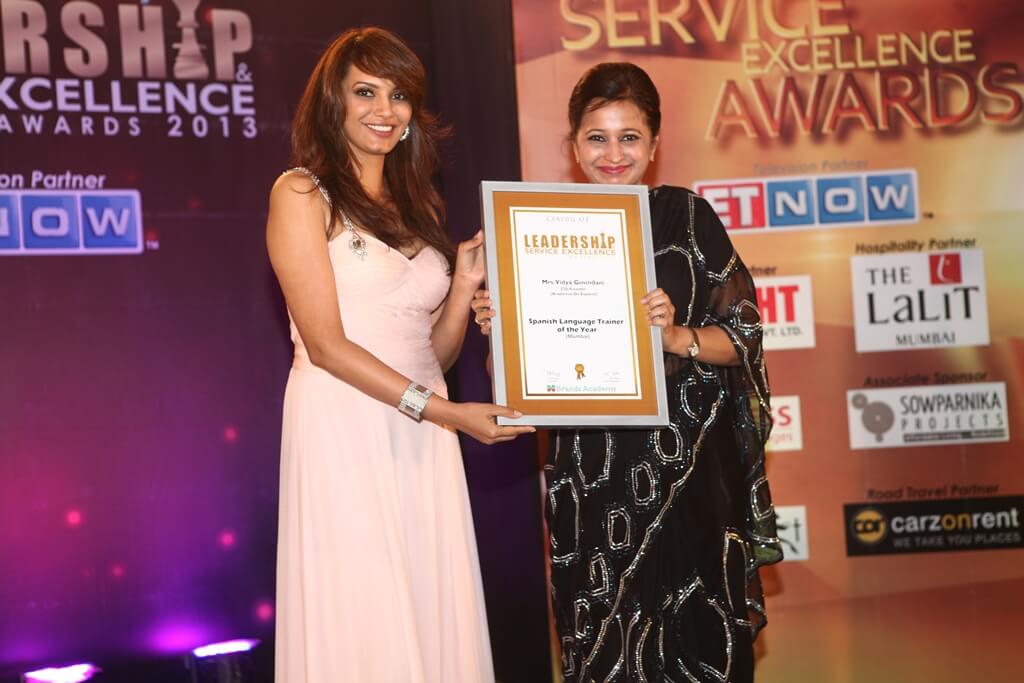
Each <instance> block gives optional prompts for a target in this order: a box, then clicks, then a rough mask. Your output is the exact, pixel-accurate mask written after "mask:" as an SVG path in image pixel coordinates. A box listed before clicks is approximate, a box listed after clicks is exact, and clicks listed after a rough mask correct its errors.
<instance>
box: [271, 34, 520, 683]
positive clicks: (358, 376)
mask: <svg viewBox="0 0 1024 683" xmlns="http://www.w3.org/2000/svg"><path fill="white" fill-rule="evenodd" d="M424 91H425V78H424V73H423V67H422V65H421V64H420V62H419V60H418V59H417V58H416V56H415V55H414V54H413V53H412V52H411V51H410V50H409V49H408V47H406V46H405V44H403V43H402V42H401V41H400V40H399V39H398V38H396V37H395V36H393V35H392V34H390V33H388V32H386V31H383V30H380V29H373V28H370V29H359V30H353V31H349V32H347V33H345V34H344V35H342V36H341V37H339V38H338V39H337V40H336V41H335V42H334V43H333V44H332V45H331V46H330V47H329V48H328V49H327V51H326V52H325V53H324V55H323V56H322V57H321V59H320V62H319V63H318V64H317V66H316V69H315V70H314V72H313V74H312V76H311V77H310V80H309V83H308V85H307V87H306V91H305V94H304V95H303V97H302V100H301V102H300V103H299V108H298V112H297V114H296V118H295V124H294V129H293V135H292V142H293V144H292V146H293V158H294V162H295V164H296V168H294V169H292V170H291V171H289V172H287V173H285V174H283V175H282V176H281V177H280V178H279V179H278V181H277V182H276V183H275V185H274V188H273V190H272V191H271V195H270V214H269V218H268V223H267V245H268V250H269V253H270V259H271V263H272V265H273V268H274V272H275V274H276V275H277V278H278V281H279V282H280V284H281V288H282V290H283V292H284V295H285V300H286V302H287V304H288V311H289V316H290V319H291V321H292V324H291V334H292V339H293V341H294V343H295V358H294V362H293V364H292V369H291V373H290V375H289V379H288V386H287V389H286V392H285V402H284V422H283V428H282V444H281V500H280V522H279V537H278V566H277V638H276V640H277V650H276V681H277V683H341V682H344V681H358V682H367V683H369V682H374V683H376V682H391V681H394V682H396V683H398V682H402V683H414V682H428V681H437V682H441V681H446V682H447V681H473V682H476V681H493V679H494V674H493V671H492V665H491V655H490V643H489V640H488V634H487V623H486V616H485V612H484V603H483V593H482V589H481V583H480V572H479V568H478V564H477V552H476V543H475V540H474V535H473V524H472V518H471V515H470V508H469V499H468V496H467V491H466V483H465V477H464V473H463V467H462V459H461V454H460V452H459V445H458V440H457V438H456V434H455V431H454V430H455V429H458V430H461V431H463V432H466V433H467V434H469V435H471V436H473V437H474V438H477V439H479V440H481V441H483V442H485V443H494V442H497V441H504V440H509V439H512V438H515V437H516V436H517V435H518V434H520V433H523V432H526V431H532V428H529V427H499V426H497V425H496V424H495V420H494V417H495V416H497V415H515V413H514V412H513V411H510V410H507V409H505V408H502V407H500V406H495V405H491V404H471V403H454V402H451V401H448V400H447V391H446V387H445V382H444V376H443V373H444V371H445V370H446V369H447V368H449V367H450V366H451V365H452V364H453V363H454V361H455V359H456V357H457V356H458V353H459V350H460V348H461V346H462V340H463V335H464V333H465V328H466V323H467V317H468V313H469V305H470V301H471V299H472V296H473V292H474V291H475V290H476V288H477V287H478V286H479V284H480V282H481V280H482V279H483V272H484V266H483V254H482V249H481V247H482V237H481V236H480V235H479V234H478V235H477V236H475V237H474V238H473V239H471V240H468V241H467V242H463V243H462V244H460V245H458V247H457V248H455V247H453V246H452V245H451V244H450V243H449V241H448V239H447V235H446V232H445V230H444V227H443V224H442V218H443V206H442V204H441V201H440V198H439V196H438V194H437V192H436V190H435V189H434V188H433V187H432V185H431V183H430V178H431V175H432V173H433V171H434V169H435V167H436V162H437V152H436V139H437V136H438V132H437V127H436V124H435V121H434V119H433V118H432V117H431V116H430V114H429V113H428V112H427V111H426V110H425V109H424V108H423V106H422V103H423V101H424Z"/></svg>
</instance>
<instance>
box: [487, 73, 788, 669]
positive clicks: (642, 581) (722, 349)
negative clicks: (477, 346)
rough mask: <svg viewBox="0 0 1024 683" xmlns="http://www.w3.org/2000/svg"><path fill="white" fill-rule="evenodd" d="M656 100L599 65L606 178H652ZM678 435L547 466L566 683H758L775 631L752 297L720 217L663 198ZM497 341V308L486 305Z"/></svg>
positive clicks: (657, 231) (607, 441)
mask: <svg viewBox="0 0 1024 683" xmlns="http://www.w3.org/2000/svg"><path fill="white" fill-rule="evenodd" d="M659 106H660V105H659V97H658V92H657V90H656V89H655V87H654V84H653V83H652V82H651V80H650V78H649V77H648V75H647V74H646V73H645V72H644V71H643V70H642V69H640V68H639V67H637V66H636V65H634V64H628V63H609V64H600V65H598V66H596V67H594V68H592V69H591V70H589V71H588V72H587V73H586V74H584V75H583V77H582V78H581V79H580V81H579V83H577V84H576V87H575V89H574V90H573V93H572V97H571V99H570V101H569V124H570V129H571V142H572V147H573V151H574V154H575V156H576V160H577V162H578V163H579V164H580V168H581V170H582V171H583V173H584V175H586V177H587V179H588V180H590V181H591V182H597V183H624V184H636V183H641V182H642V180H643V176H644V173H645V171H646V170H647V168H648V166H649V164H650V162H651V161H653V159H654V155H655V152H656V150H657V144H658V132H659V127H660V120H661V114H660V109H659ZM650 202H651V219H652V226H653V232H654V235H653V237H654V245H655V267H656V277H657V283H658V289H656V290H654V291H653V292H651V293H650V294H648V295H647V296H646V297H645V299H644V303H645V304H646V305H647V307H648V319H649V321H650V323H651V324H652V325H655V326H657V327H660V328H661V330H662V341H663V346H664V349H665V373H666V384H667V387H668V400H669V414H670V419H671V424H670V425H669V427H668V428H666V429H659V430H653V431H645V430H627V429H621V430H602V429H577V430H567V429H566V430H559V431H558V432H556V433H555V434H554V438H553V439H552V440H551V441H552V448H551V451H550V454H549V457H548V462H547V465H546V466H545V475H546V480H547V488H548V498H547V520H548V528H549V532H550V543H551V565H552V566H551V596H552V603H553V607H554V613H555V617H556V622H557V627H558V634H559V637H560V639H561V646H562V668H563V674H564V677H565V680H566V681H591V680H595V681H605V680H609V681H652V682H653V681H678V682H690V683H692V682H695V681H699V682H702V683H703V682H705V681H707V682H709V683H710V682H714V683H723V682H729V683H743V682H746V681H752V680H753V676H754V657H753V641H754V638H755V636H756V635H757V633H758V631H759V630H760V629H761V628H762V627H763V626H764V625H765V611H764V598H763V593H762V591H761V585H760V579H759V576H758V568H759V567H760V566H762V565H765V564H770V563H774V562H777V561H779V560H780V559H781V558H782V552H781V548H780V545H779V541H778V538H777V537H776V532H775V513H774V510H773V508H772V504H771V495H770V493H769V490H768V483H767V481H766V479H765V474H764V444H765V441H766V440H767V438H768V432H769V429H770V427H771V418H770V415H769V407H768V398H769V395H768V378H767V374H766V372H765V367H764V358H763V351H762V347H761V321H760V316H759V314H758V310H757V305H756V300H757V299H756V295H755V290H754V284H753V281H752V280H751V277H750V274H749V273H748V271H747V269H746V267H745V266H744V265H743V262H742V261H741V260H740V258H739V255H738V254H737V253H736V251H735V250H734V249H733V247H732V244H731V243H730V241H729V237H728V236H727V235H726V232H725V229H724V228H723V227H722V224H721V222H720V221H719V219H718V217H717V216H716V215H715V213H714V211H713V210H712V209H711V207H710V206H709V205H708V203H707V202H706V201H704V200H703V199H702V198H700V197H699V196H697V195H695V194H694V193H692V192H690V191H689V190H686V189H683V188H679V187H668V186H663V187H658V188H655V189H654V190H652V191H651V193H650ZM474 310H475V311H476V321H477V322H478V323H479V324H480V325H481V329H482V330H483V331H484V332H485V333H488V332H489V331H490V318H491V317H493V315H494V314H495V312H494V311H493V310H491V300H490V298H489V296H488V293H487V292H486V291H481V292H478V293H477V298H476V299H475V301H474Z"/></svg>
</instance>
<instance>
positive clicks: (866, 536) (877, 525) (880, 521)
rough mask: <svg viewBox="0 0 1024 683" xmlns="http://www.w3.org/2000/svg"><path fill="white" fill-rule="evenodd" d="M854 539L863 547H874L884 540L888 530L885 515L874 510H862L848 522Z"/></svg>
mask: <svg viewBox="0 0 1024 683" xmlns="http://www.w3.org/2000/svg"><path fill="white" fill-rule="evenodd" d="M850 530H851V531H852V532H853V535H854V537H855V538H856V539H857V540H858V541H860V542H861V543H863V544H864V545H875V544H876V543H880V542H881V541H882V539H884V538H885V534H886V533H887V532H888V530H889V528H888V525H887V523H886V519H885V515H883V514H882V513H881V512H879V511H878V510H876V509H875V508H864V509H863V510H861V511H860V512H858V513H857V514H856V515H854V517H853V520H852V521H851V522H850Z"/></svg>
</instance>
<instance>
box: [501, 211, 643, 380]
mask: <svg viewBox="0 0 1024 683" xmlns="http://www.w3.org/2000/svg"><path fill="white" fill-rule="evenodd" d="M511 219H512V221H511V222H512V232H513V239H514V244H515V248H514V251H513V253H514V258H515V278H516V304H517V307H518V311H517V312H518V319H519V349H520V354H521V355H520V367H521V368H522V381H523V387H524V390H525V392H524V393H525V395H526V396H527V397H529V398H531V399H544V398H550V399H560V398H569V397H577V398H578V397H587V398H593V399H600V398H610V399H611V398H614V399H620V400H621V399H628V398H637V399H639V398H640V378H639V365H638V362H637V361H638V358H637V349H636V343H635V341H636V340H635V335H634V329H635V324H634V323H635V321H634V315H635V314H634V311H633V304H632V299H631V296H632V291H633V290H632V277H631V273H630V270H629V260H628V251H627V248H628V245H627V235H626V229H625V214H624V212H623V211H621V210H594V209H579V210H576V209H536V208H530V209H526V208H517V207H512V209H511Z"/></svg>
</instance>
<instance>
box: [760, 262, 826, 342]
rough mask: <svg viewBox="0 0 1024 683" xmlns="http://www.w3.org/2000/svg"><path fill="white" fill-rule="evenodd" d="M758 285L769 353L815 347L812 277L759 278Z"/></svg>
mask: <svg viewBox="0 0 1024 683" xmlns="http://www.w3.org/2000/svg"><path fill="white" fill-rule="evenodd" d="M756 285H757V308H758V310H760V312H761V325H762V326H763V329H764V348H765V350H767V351H776V350H784V349H810V348H814V303H813V299H812V296H811V278H810V276H809V275H788V276H782V277H759V278H757V282H756Z"/></svg>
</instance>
